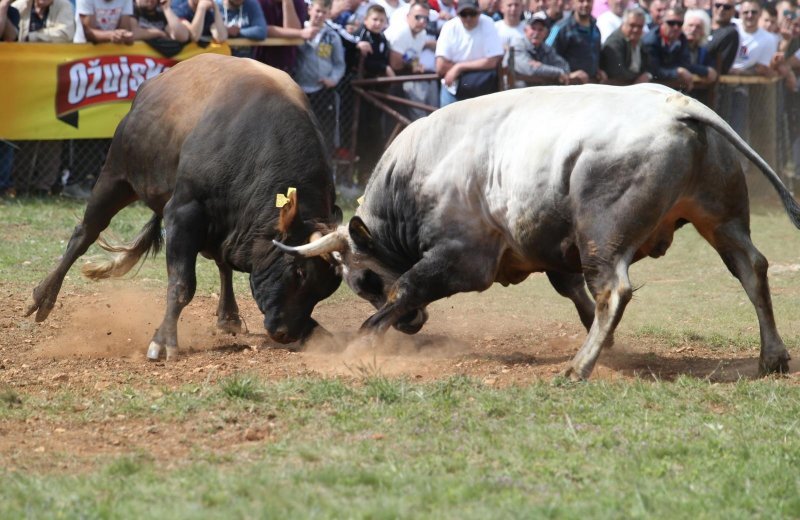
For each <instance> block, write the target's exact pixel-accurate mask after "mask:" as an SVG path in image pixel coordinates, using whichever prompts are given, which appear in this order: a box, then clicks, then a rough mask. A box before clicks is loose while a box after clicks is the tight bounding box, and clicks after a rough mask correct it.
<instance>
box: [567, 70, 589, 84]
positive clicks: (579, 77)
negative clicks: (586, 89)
mask: <svg viewBox="0 0 800 520" xmlns="http://www.w3.org/2000/svg"><path fill="white" fill-rule="evenodd" d="M589 79H590V78H589V75H588V74H587V73H586V72H584V71H582V70H575V71H572V72H570V73H569V82H570V83H571V84H573V85H583V84H586V83H589Z"/></svg>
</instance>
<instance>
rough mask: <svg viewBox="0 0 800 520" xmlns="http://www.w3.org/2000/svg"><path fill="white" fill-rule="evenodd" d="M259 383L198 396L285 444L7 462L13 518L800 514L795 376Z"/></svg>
mask: <svg viewBox="0 0 800 520" xmlns="http://www.w3.org/2000/svg"><path fill="white" fill-rule="evenodd" d="M253 384H254V385H255V386H257V387H258V388H260V389H261V391H262V392H263V398H262V399H259V400H255V401H253V400H246V402H245V401H243V400H242V399H241V398H240V396H238V395H236V396H231V395H230V393H229V388H230V382H229V381H223V382H220V383H219V384H217V385H212V386H210V387H208V388H206V389H204V390H202V392H201V393H202V394H204V395H205V396H206V398H201V399H200V400H199V403H200V404H199V408H200V410H202V411H211V412H215V413H222V412H223V411H225V412H227V413H235V412H236V411H237V410H238V412H239V413H245V411H246V413H249V414H252V415H255V416H257V417H258V416H260V417H267V416H271V417H274V419H273V421H274V423H275V425H276V426H275V428H276V430H277V432H278V434H277V435H276V436H275V438H274V439H272V440H270V441H268V442H264V443H256V444H253V445H251V446H244V447H242V448H241V449H242V450H243V451H247V452H248V453H249V455H248V456H246V457H244V456H242V454H241V453H240V454H239V457H238V458H239V459H240V460H237V461H235V463H234V460H230V459H228V460H226V458H225V457H223V458H221V459H220V458H216V457H211V458H206V457H203V456H202V455H201V454H198V455H197V456H195V457H193V459H192V460H191V461H188V462H186V463H184V464H179V465H178V466H177V467H172V468H170V469H165V466H164V463H165V462H169V461H157V460H153V458H152V457H151V456H149V455H148V454H146V453H131V454H128V455H125V456H122V457H119V458H117V459H114V460H112V461H111V462H109V463H107V464H106V465H105V466H102V467H100V468H99V469H97V470H95V471H92V472H90V473H89V474H85V475H52V474H51V475H47V474H44V475H38V474H22V473H19V472H7V471H4V472H0V484H2V485H0V517H2V518H24V517H29V518H40V517H50V518H135V517H162V518H167V517H168V518H218V517H220V516H229V517H234V518H240V517H248V518H250V517H266V518H287V517H293V518H296V517H300V518H307V517H315V518H341V517H343V516H344V517H353V518H420V517H422V518H509V517H512V518H514V517H517V518H531V517H566V518H576V517H592V518H594V517H603V518H620V517H626V518H627V517H670V518H674V517H677V518H696V517H700V518H706V517H717V518H731V517H740V518H744V517H748V518H751V517H754V516H755V517H764V518H779V517H782V518H790V517H796V516H797V515H798V514H800V435H798V433H800V432H799V431H798V429H800V419H798V417H800V390H799V389H798V388H797V387H796V386H789V385H786V384H783V383H782V382H781V381H778V380H770V379H768V380H763V381H756V382H749V381H740V382H738V383H734V384H729V385H719V384H711V383H708V382H706V381H703V380H697V379H692V378H686V377H681V378H679V379H678V380H677V381H675V382H672V383H664V382H627V383H608V382H592V383H589V384H566V385H560V384H550V383H546V382H537V383H534V384H532V385H529V386H525V387H512V388H506V389H494V388H489V387H485V386H483V385H482V384H480V383H478V382H476V381H473V380H470V379H467V378H463V377H455V378H450V379H445V380H442V381H438V382H435V383H428V384H414V383H411V382H409V381H407V380H404V379H394V380H390V379H385V378H368V379H364V380H362V381H361V383H360V384H355V385H354V384H351V383H348V382H345V381H342V380H338V379H333V380H319V379H295V380H287V381H284V382H266V381H258V380H255V379H253ZM180 392H183V393H187V392H188V393H191V390H180V391H179V393H180ZM289 397H291V399H289ZM27 406H31V407H34V408H35V407H36V406H38V404H37V402H36V400H35V399H33V400H32V401H31V402H30V403H28V404H27ZM231 407H233V409H231ZM236 407H243V408H241V409H238V408H236ZM244 407H246V408H244ZM149 413H150V414H153V415H155V416H159V415H160V414H162V413H163V409H158V410H156V409H154V410H152V411H150V412H149ZM166 433H167V432H165V434H166ZM201 434H204V435H209V434H210V433H200V432H198V435H201ZM234 458H236V455H234Z"/></svg>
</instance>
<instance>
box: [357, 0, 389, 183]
mask: <svg viewBox="0 0 800 520" xmlns="http://www.w3.org/2000/svg"><path fill="white" fill-rule="evenodd" d="M387 22H388V17H387V16H386V10H385V9H384V8H383V7H381V6H380V5H377V4H373V5H370V6H369V8H368V9H367V13H366V15H365V17H364V25H363V26H362V27H361V30H359V32H358V39H359V42H358V44H357V46H358V49H359V51H361V55H362V56H363V57H364V70H363V73H364V77H365V78H375V77H379V76H394V75H395V73H394V71H393V70H392V68H391V67H390V66H389V51H390V47H389V42H388V41H387V40H386V36H384V34H383V31H384V29H386V26H387ZM386 133H387V132H386V131H385V130H384V117H383V113H382V112H381V111H380V110H379V109H377V108H375V107H373V106H372V105H371V104H369V103H361V110H360V112H359V122H358V141H357V143H358V147H357V148H358V149H357V151H356V153H357V155H358V156H359V157H360V158H361V167H360V168H359V179H358V183H359V184H360V185H362V186H363V185H366V182H367V176H368V175H369V172H370V171H371V170H372V166H374V165H375V163H377V162H378V159H379V158H380V156H381V154H382V152H383V144H384V143H385V142H386V140H385V136H386Z"/></svg>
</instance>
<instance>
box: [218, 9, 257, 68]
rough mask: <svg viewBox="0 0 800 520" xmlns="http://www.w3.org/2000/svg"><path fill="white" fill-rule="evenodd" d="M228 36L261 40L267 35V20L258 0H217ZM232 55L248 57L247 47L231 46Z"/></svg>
mask: <svg viewBox="0 0 800 520" xmlns="http://www.w3.org/2000/svg"><path fill="white" fill-rule="evenodd" d="M217 7H218V8H219V10H220V11H221V12H222V21H223V22H224V23H225V27H226V29H227V30H228V38H247V39H249V40H263V39H264V38H266V37H267V21H266V19H265V18H264V11H263V10H262V9H261V4H259V3H258V0H217ZM231 52H232V54H233V55H234V56H239V57H244V58H249V57H250V55H251V54H252V52H251V50H250V48H249V47H233V48H232V49H231Z"/></svg>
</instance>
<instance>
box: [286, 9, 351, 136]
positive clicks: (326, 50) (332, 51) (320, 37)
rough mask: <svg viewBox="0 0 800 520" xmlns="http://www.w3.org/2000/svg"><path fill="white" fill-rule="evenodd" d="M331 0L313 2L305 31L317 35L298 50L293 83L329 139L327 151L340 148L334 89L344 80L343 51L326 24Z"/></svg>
mask: <svg viewBox="0 0 800 520" xmlns="http://www.w3.org/2000/svg"><path fill="white" fill-rule="evenodd" d="M330 9H331V0H313V2H312V3H311V7H310V8H309V9H308V18H309V19H308V21H307V22H306V26H307V27H314V28H317V29H319V32H317V33H316V35H315V36H314V37H313V38H311V39H310V40H306V41H305V42H304V43H303V45H301V46H300V47H299V49H298V54H297V72H296V73H295V76H294V79H295V81H296V82H297V84H298V85H300V88H302V89H303V92H305V93H306V95H307V96H308V99H309V101H310V102H311V108H312V109H313V110H314V113H315V114H316V116H317V119H318V120H319V123H320V125H321V127H322V131H323V134H324V135H325V136H326V137H329V138H330V140H331V141H330V142H328V143H327V144H328V147H329V150H332V149H333V147H338V146H339V124H338V123H339V108H340V99H339V94H338V93H337V92H336V85H337V84H338V83H339V81H340V80H341V79H342V76H344V69H345V67H344V48H343V47H342V40H341V38H339V35H338V34H337V33H336V31H335V30H333V29H332V28H330V27H329V26H328V25H326V24H325V20H326V19H327V18H328V14H329V13H330Z"/></svg>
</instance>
